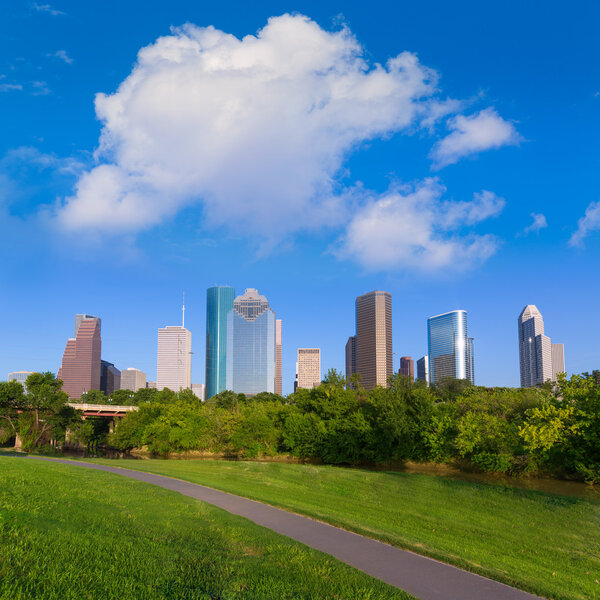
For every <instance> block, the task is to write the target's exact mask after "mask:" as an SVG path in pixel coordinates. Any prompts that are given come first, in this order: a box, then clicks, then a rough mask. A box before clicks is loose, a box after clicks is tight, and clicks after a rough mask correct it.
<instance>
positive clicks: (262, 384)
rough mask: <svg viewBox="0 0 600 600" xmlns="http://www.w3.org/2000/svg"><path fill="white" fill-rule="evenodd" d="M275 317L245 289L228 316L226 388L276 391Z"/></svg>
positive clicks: (259, 298) (263, 300)
mask: <svg viewBox="0 0 600 600" xmlns="http://www.w3.org/2000/svg"><path fill="white" fill-rule="evenodd" d="M275 321H276V318H275V313H274V312H273V310H272V309H271V307H270V306H269V302H268V301H267V299H266V298H265V297H264V296H261V295H260V294H259V293H258V291H257V290H255V289H253V288H248V289H247V290H246V291H245V292H244V294H243V295H242V296H238V297H237V298H236V299H235V300H234V302H233V310H231V311H229V315H228V316H227V377H226V379H227V389H228V390H232V391H234V392H236V393H242V394H249V395H253V394H258V393H260V392H272V393H274V392H275V374H276V368H275V367H276V323H275Z"/></svg>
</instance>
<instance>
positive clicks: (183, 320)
mask: <svg viewBox="0 0 600 600" xmlns="http://www.w3.org/2000/svg"><path fill="white" fill-rule="evenodd" d="M181 326H182V327H183V328H185V292H183V304H182V306H181Z"/></svg>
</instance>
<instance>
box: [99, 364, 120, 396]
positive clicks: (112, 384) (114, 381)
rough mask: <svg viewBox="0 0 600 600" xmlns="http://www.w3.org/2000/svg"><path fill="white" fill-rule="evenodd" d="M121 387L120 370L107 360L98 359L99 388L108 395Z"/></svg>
mask: <svg viewBox="0 0 600 600" xmlns="http://www.w3.org/2000/svg"><path fill="white" fill-rule="evenodd" d="M120 389H121V371H119V369H117V367H115V365H114V364H113V363H111V362H108V361H107V360H102V361H100V390H102V391H103V392H104V393H105V394H106V395H107V396H110V395H111V394H112V393H113V392H114V391H115V390H120Z"/></svg>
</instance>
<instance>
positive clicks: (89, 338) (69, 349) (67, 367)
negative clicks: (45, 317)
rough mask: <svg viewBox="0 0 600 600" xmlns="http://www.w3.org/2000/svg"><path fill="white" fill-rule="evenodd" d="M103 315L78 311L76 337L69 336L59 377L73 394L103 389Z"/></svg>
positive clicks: (70, 396)
mask: <svg viewBox="0 0 600 600" xmlns="http://www.w3.org/2000/svg"><path fill="white" fill-rule="evenodd" d="M100 325H101V322H100V319H99V318H98V317H93V316H91V315H75V337H74V338H69V339H68V340H67V345H66V347H65V352H64V354H63V359H62V365H61V367H60V369H59V370H58V378H59V379H62V381H63V390H64V391H65V392H66V393H67V394H68V396H69V398H73V399H78V398H80V397H81V394H83V393H85V392H89V391H90V390H99V389H100V360H101V359H100V355H101V352H102V338H101V334H100Z"/></svg>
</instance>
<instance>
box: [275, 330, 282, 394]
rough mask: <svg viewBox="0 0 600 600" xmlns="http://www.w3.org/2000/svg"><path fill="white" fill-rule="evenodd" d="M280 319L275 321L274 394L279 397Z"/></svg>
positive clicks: (280, 359)
mask: <svg viewBox="0 0 600 600" xmlns="http://www.w3.org/2000/svg"><path fill="white" fill-rule="evenodd" d="M281 340H282V334H281V319H276V320H275V393H276V394H279V395H280V396H281V384H282V381H281V363H282V356H281V354H282V346H281Z"/></svg>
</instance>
